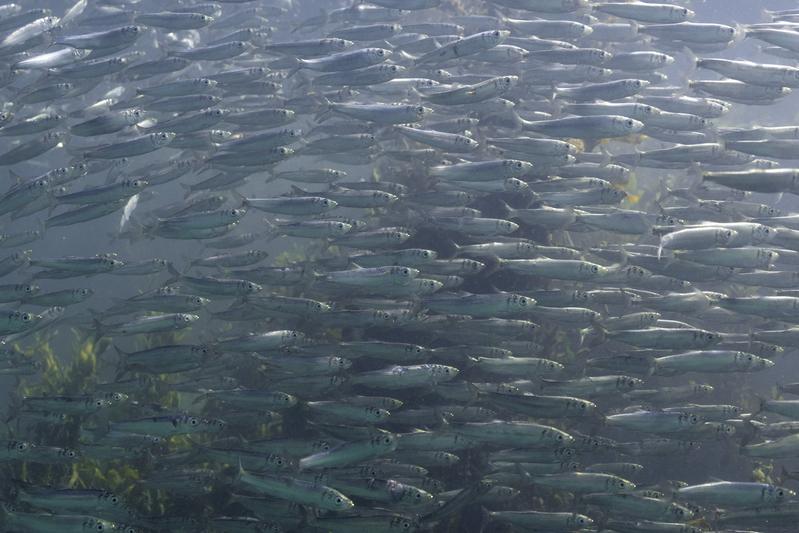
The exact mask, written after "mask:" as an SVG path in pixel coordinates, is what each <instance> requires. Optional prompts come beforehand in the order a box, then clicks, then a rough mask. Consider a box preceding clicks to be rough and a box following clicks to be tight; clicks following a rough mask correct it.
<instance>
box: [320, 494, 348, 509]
mask: <svg viewBox="0 0 799 533" xmlns="http://www.w3.org/2000/svg"><path fill="white" fill-rule="evenodd" d="M322 501H323V502H324V503H325V504H326V507H329V508H332V509H335V510H336V511H346V510H348V509H352V508H353V507H355V504H354V503H352V500H350V499H349V498H347V497H346V496H344V495H343V494H341V493H340V492H338V491H337V490H333V489H324V490H323V491H322Z"/></svg>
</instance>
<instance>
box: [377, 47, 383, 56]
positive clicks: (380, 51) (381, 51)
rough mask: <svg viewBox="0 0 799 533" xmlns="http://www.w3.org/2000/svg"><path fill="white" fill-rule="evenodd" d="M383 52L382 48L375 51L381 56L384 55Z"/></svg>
mask: <svg viewBox="0 0 799 533" xmlns="http://www.w3.org/2000/svg"><path fill="white" fill-rule="evenodd" d="M384 54H385V52H383V50H382V49H381V50H378V51H377V55H379V56H382V55H384Z"/></svg>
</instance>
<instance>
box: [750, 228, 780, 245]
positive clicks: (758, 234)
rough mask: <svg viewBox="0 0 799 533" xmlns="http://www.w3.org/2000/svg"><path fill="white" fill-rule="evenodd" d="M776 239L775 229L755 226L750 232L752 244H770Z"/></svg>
mask: <svg viewBox="0 0 799 533" xmlns="http://www.w3.org/2000/svg"><path fill="white" fill-rule="evenodd" d="M776 237H777V229H776V228H770V227H768V226H764V225H762V224H757V225H756V226H755V227H754V229H753V230H752V240H753V241H754V242H771V241H773V240H774V239H775V238H776Z"/></svg>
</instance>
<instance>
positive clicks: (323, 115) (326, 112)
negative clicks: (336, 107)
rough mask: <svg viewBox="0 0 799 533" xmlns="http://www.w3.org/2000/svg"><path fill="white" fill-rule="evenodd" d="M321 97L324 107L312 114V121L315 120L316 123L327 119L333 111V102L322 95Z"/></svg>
mask: <svg viewBox="0 0 799 533" xmlns="http://www.w3.org/2000/svg"><path fill="white" fill-rule="evenodd" d="M322 99H323V103H324V105H325V108H324V109H323V110H322V111H320V112H318V113H317V114H316V115H314V122H316V123H317V124H320V123H322V122H324V121H325V120H327V119H328V118H330V115H331V114H332V113H333V104H332V103H331V102H330V100H328V99H327V98H326V97H324V96H323V97H322Z"/></svg>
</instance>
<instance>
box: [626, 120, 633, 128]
mask: <svg viewBox="0 0 799 533" xmlns="http://www.w3.org/2000/svg"><path fill="white" fill-rule="evenodd" d="M627 125H628V126H630V127H631V128H632V127H633V121H632V120H628V121H627Z"/></svg>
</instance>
